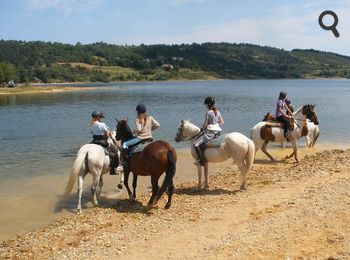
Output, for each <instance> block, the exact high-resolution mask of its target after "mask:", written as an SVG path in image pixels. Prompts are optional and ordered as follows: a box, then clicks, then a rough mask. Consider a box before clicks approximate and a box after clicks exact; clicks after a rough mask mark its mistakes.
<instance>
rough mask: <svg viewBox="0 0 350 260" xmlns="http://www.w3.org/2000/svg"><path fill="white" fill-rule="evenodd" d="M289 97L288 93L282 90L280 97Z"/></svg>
mask: <svg viewBox="0 0 350 260" xmlns="http://www.w3.org/2000/svg"><path fill="white" fill-rule="evenodd" d="M286 97H287V93H286V92H285V91H281V92H280V98H282V99H284V98H286Z"/></svg>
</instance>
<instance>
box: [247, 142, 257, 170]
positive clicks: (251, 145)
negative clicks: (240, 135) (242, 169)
mask: <svg viewBox="0 0 350 260" xmlns="http://www.w3.org/2000/svg"><path fill="white" fill-rule="evenodd" d="M247 142H248V151H247V154H246V158H245V166H246V172H248V171H249V170H250V169H251V168H252V165H253V163H254V158H255V144H254V142H253V141H252V140H250V139H249V138H247Z"/></svg>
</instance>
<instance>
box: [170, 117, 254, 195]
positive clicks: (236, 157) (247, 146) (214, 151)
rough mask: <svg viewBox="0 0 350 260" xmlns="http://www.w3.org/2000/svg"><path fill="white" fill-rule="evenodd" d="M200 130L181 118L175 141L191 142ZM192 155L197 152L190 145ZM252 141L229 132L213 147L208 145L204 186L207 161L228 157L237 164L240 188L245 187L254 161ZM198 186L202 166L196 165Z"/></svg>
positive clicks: (205, 174)
mask: <svg viewBox="0 0 350 260" xmlns="http://www.w3.org/2000/svg"><path fill="white" fill-rule="evenodd" d="M200 133H201V130H200V128H199V127H197V126H195V125H194V124H192V123H191V122H189V121H186V120H182V121H181V123H180V126H179V128H178V131H177V134H176V137H175V141H176V142H181V141H191V144H192V143H193V142H194V141H195V140H196V139H197V137H199V135H200ZM191 153H192V157H193V158H196V157H197V155H196V154H197V153H196V151H195V150H194V148H193V145H191ZM254 155H255V148H254V143H253V142H252V140H250V139H249V138H248V137H246V136H245V135H242V134H240V133H237V132H232V133H229V134H227V135H225V136H223V137H222V140H221V142H219V144H217V146H215V147H213V146H211V145H210V143H209V145H208V147H207V148H206V150H205V151H204V157H205V158H206V160H207V162H205V164H204V178H205V184H204V188H205V189H208V188H209V185H208V162H223V161H226V160H228V159H230V158H232V159H233V161H234V162H235V163H236V164H237V166H238V168H239V170H240V172H241V180H242V185H241V190H246V189H247V174H248V172H249V170H250V168H251V167H252V165H253V162H254ZM197 172H198V188H199V189H200V188H202V167H201V166H197Z"/></svg>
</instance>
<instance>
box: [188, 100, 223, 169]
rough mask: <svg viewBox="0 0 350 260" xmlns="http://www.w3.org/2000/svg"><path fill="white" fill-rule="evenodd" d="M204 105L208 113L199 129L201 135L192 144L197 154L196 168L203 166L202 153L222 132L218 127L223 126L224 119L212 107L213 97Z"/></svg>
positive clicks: (205, 101) (213, 103)
mask: <svg viewBox="0 0 350 260" xmlns="http://www.w3.org/2000/svg"><path fill="white" fill-rule="evenodd" d="M204 105H205V106H206V107H207V109H208V111H207V113H206V115H205V120H204V123H203V127H202V128H201V132H202V131H204V132H203V135H201V136H200V137H199V138H198V139H197V140H196V141H195V142H194V143H193V147H194V149H195V151H196V152H197V161H196V162H195V163H194V164H195V165H197V166H204V161H205V159H204V154H203V151H204V149H205V146H206V145H207V143H208V142H209V141H210V140H212V139H214V138H215V137H218V136H219V135H220V133H221V131H222V129H221V127H220V125H223V124H224V119H223V118H222V116H221V113H220V111H219V110H218V109H217V108H216V107H215V106H214V105H215V99H214V98H213V97H207V98H206V99H205V100H204Z"/></svg>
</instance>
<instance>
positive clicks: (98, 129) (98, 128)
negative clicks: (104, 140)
mask: <svg viewBox="0 0 350 260" xmlns="http://www.w3.org/2000/svg"><path fill="white" fill-rule="evenodd" d="M108 130H109V128H108V126H107V125H106V124H105V123H103V122H98V121H96V122H94V124H93V125H92V126H91V133H92V134H93V135H105V133H106V131H108Z"/></svg>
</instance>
